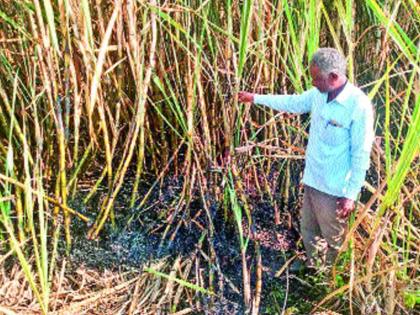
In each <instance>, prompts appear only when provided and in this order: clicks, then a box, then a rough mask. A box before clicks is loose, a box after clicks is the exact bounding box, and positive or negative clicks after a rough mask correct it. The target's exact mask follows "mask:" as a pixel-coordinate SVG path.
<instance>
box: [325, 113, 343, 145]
mask: <svg viewBox="0 0 420 315" xmlns="http://www.w3.org/2000/svg"><path fill="white" fill-rule="evenodd" d="M334 116H335V115H334ZM321 139H322V141H323V142H324V143H326V144H328V145H330V146H339V145H342V144H343V143H348V142H349V139H350V122H348V121H347V119H346V117H345V116H341V117H340V116H338V115H337V116H336V117H332V116H330V115H321Z"/></svg>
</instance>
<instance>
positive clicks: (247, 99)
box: [238, 91, 254, 103]
mask: <svg viewBox="0 0 420 315" xmlns="http://www.w3.org/2000/svg"><path fill="white" fill-rule="evenodd" d="M238 100H239V102H242V103H253V102H254V94H252V93H249V92H245V91H241V92H239V93H238Z"/></svg>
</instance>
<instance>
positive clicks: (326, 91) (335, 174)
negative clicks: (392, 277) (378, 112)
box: [238, 48, 374, 266]
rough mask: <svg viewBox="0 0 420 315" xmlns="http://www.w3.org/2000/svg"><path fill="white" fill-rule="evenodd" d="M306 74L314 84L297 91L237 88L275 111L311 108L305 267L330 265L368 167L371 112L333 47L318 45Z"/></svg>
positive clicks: (241, 97)
mask: <svg viewBox="0 0 420 315" xmlns="http://www.w3.org/2000/svg"><path fill="white" fill-rule="evenodd" d="M310 74H311V77H312V84H313V86H314V87H313V88H311V89H309V90H308V91H305V92H304V93H302V94H300V95H259V94H252V93H248V92H240V93H239V95H238V97H239V101H241V102H254V103H257V104H262V105H265V106H268V107H271V108H273V109H275V110H279V111H287V112H291V113H307V112H311V125H310V129H309V141H308V147H307V150H306V159H305V171H304V176H303V184H304V195H303V205H302V209H301V222H300V225H301V233H302V238H303V244H304V247H305V250H306V254H307V256H308V258H309V259H308V260H307V262H306V264H307V266H314V263H315V261H316V260H317V259H320V260H321V262H322V263H323V264H324V265H326V266H331V264H332V263H334V260H335V258H336V256H337V252H338V249H339V247H340V246H341V244H342V242H343V238H344V234H345V230H346V227H347V220H346V218H347V217H348V215H349V214H350V213H351V212H352V211H353V210H354V208H355V200H356V199H357V195H358V193H359V192H360V189H361V187H362V185H363V182H364V178H365V175H366V171H367V169H368V167H369V159H370V151H371V147H372V143H373V139H374V131H373V110H372V105H371V102H370V100H369V99H368V97H367V96H366V95H365V94H364V93H363V92H362V91H361V90H360V89H359V88H357V87H355V86H354V85H353V84H351V83H350V82H348V81H347V77H346V60H345V58H344V57H343V56H342V55H341V54H340V53H339V52H338V51H337V50H335V49H333V48H321V49H319V50H318V51H317V52H316V53H315V54H314V56H313V58H312V60H311V62H310Z"/></svg>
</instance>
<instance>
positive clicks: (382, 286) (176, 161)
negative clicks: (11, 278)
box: [0, 0, 420, 314]
mask: <svg viewBox="0 0 420 315" xmlns="http://www.w3.org/2000/svg"><path fill="white" fill-rule="evenodd" d="M0 3H1V4H0V125H1V127H0V161H1V163H0V208H1V212H0V226H1V230H0V254H1V255H2V256H0V265H1V268H0V269H2V270H3V269H4V268H6V269H7V270H9V271H7V272H8V273H9V274H10V275H11V274H16V275H17V277H18V276H19V274H20V275H22V273H20V272H19V271H20V270H22V271H23V274H24V276H25V277H24V280H22V278H20V279H21V280H19V281H21V282H20V283H21V285H22V286H25V285H27V284H29V286H30V288H31V292H32V294H33V295H32V298H33V299H36V301H37V305H38V306H37V307H38V311H40V312H42V313H47V312H48V311H52V310H56V307H57V299H60V298H62V297H60V295H59V294H58V293H57V292H59V291H60V288H61V285H62V283H63V275H64V270H65V264H64V263H62V262H63V260H62V259H63V258H62V254H60V251H59V250H57V248H59V247H60V246H59V243H60V240H63V239H64V240H65V244H66V248H67V252H68V253H70V252H71V250H72V239H73V234H74V230H73V226H74V224H75V223H78V224H79V225H80V224H82V223H83V225H84V226H86V227H89V229H88V231H87V232H86V236H87V237H88V238H89V239H91V240H92V242H94V241H93V240H94V239H98V238H99V239H100V238H103V237H105V236H106V235H105V234H106V233H107V231H108V229H107V226H108V225H111V226H112V225H113V226H116V225H118V224H121V222H117V221H118V218H119V215H120V214H121V215H122V214H124V216H121V217H124V218H126V219H124V220H126V224H127V225H128V224H129V223H131V221H132V220H138V219H139V218H141V214H142V213H143V214H144V213H147V211H148V210H147V209H148V207H149V204H151V203H152V202H153V200H154V197H153V196H154V193H153V192H154V191H155V190H156V189H157V188H159V187H160V188H162V189H164V188H165V183H166V182H167V179H168V178H174V179H177V182H178V183H180V184H179V185H180V189H179V190H178V191H177V194H176V195H175V196H172V200H171V203H170V204H169V205H168V207H167V208H165V209H161V213H160V216H159V218H160V219H161V221H160V222H164V223H165V224H164V225H163V226H161V228H160V229H159V231H160V232H159V233H161V236H162V238H163V239H173V238H174V237H175V235H176V233H177V231H178V230H179V228H180V227H181V226H184V225H188V224H191V222H194V221H195V222H196V224H197V225H198V224H200V223H199V222H202V223H203V222H204V224H201V227H202V229H201V233H202V234H201V237H200V238H199V240H198V242H197V248H199V250H197V251H196V254H195V255H194V256H193V257H187V258H185V257H181V256H179V257H177V258H175V257H174V258H175V259H173V260H170V259H166V260H162V261H160V262H159V261H158V262H155V264H154V265H153V266H149V267H147V268H145V269H144V270H140V271H138V273H137V274H136V276H135V277H131V278H129V277H128V276H125V275H121V276H120V277H115V278H112V281H111V280H110V281H111V287H112V288H113V289H112V288H109V284H101V285H99V284H97V286H96V289H97V290H98V291H97V292H99V293H98V294H102V296H107V294H108V295H110V294H111V295H112V294H113V296H114V297H115V295H118V294H119V292H120V291H121V290H122V289H121V288H130V290H131V291H134V292H135V293H133V295H131V293H130V294H128V295H127V296H126V300H124V301H127V303H125V302H124V303H125V304H124V305H125V307H126V308H127V309H125V310H124V312H135V309H136V308H137V309H141V310H142V311H143V312H144V313H154V312H156V310H158V309H162V310H166V311H168V310H171V311H175V310H179V306H177V305H181V306H182V307H185V310H187V311H190V312H193V309H196V310H198V309H199V306H200V304H199V302H195V299H194V296H196V294H197V293H200V294H202V295H204V296H207V297H208V298H209V299H213V298H214V296H220V294H222V293H221V292H220V291H218V290H220V288H221V285H220V283H218V281H219V279H220V274H221V273H222V272H223V271H220V270H218V269H217V268H218V266H219V263H218V258H217V254H216V250H215V249H214V245H213V244H214V242H213V239H214V238H215V234H217V233H219V226H218V225H215V224H214V222H213V221H214V216H215V213H221V214H222V217H223V218H224V220H225V223H224V224H226V225H228V226H231V227H233V228H234V229H235V231H236V232H235V233H236V234H237V235H238V240H236V242H237V246H238V247H239V249H240V260H241V268H242V269H241V271H240V272H241V277H242V283H241V284H240V295H241V296H242V300H243V304H244V309H251V310H252V312H253V314H257V313H258V309H259V304H260V298H261V286H262V285H263V284H262V283H261V282H262V275H261V274H262V270H261V269H262V268H261V266H262V263H263V262H261V261H262V259H264V258H261V252H260V248H259V246H258V242H256V243H255V244H253V245H252V246H250V245H249V243H248V240H247V236H248V235H249V234H250V230H251V229H252V226H253V224H254V222H253V220H254V216H253V212H254V211H255V209H254V205H255V200H265V201H268V202H269V205H270V209H271V211H272V213H273V217H274V218H275V221H276V223H279V224H280V223H281V222H284V221H285V220H286V219H287V218H289V220H290V221H296V220H297V218H296V213H297V212H296V209H298V206H299V200H300V195H301V187H300V186H299V185H298V183H299V178H300V173H301V171H302V169H303V157H304V150H305V142H306V139H307V126H308V123H309V119H308V117H307V116H293V115H287V114H283V113H281V114H277V113H274V112H271V111H270V110H267V109H266V108H262V107H259V106H255V105H252V106H248V105H243V104H240V103H238V100H237V97H236V95H237V92H238V91H240V90H248V91H255V92H259V93H299V92H302V91H303V90H305V89H306V88H308V87H310V85H311V81H310V77H309V73H308V61H309V60H310V58H311V56H312V54H313V53H314V51H315V50H316V49H317V48H318V47H323V46H331V47H336V48H337V49H339V50H340V51H341V52H342V53H343V54H344V55H346V56H348V74H349V78H350V80H351V81H353V82H355V83H356V84H358V85H359V86H361V87H362V89H363V90H364V91H365V92H366V93H367V94H368V95H369V97H370V98H371V99H372V102H373V104H374V105H375V111H376V135H377V141H376V142H375V145H374V148H373V153H372V163H371V169H370V170H369V174H368V177H367V179H366V185H365V189H364V190H363V194H362V197H361V200H360V202H359V205H358V208H357V215H356V216H355V218H352V225H351V229H350V231H349V234H348V236H347V238H346V242H345V246H344V247H343V255H342V259H341V261H340V262H339V264H338V265H337V268H336V269H335V270H334V276H333V281H332V283H330V290H329V294H328V295H326V296H325V297H324V299H323V300H322V301H318V302H319V305H318V306H320V307H324V306H327V307H330V308H332V309H335V310H337V309H339V310H341V311H342V312H346V313H350V314H394V313H397V312H403V313H410V312H412V310H413V307H415V304H416V303H419V302H418V301H419V291H418V287H419V279H418V264H419V253H418V248H419V239H420V238H419V232H420V231H419V226H418V223H419V222H418V221H419V213H420V209H419V208H420V197H419V196H420V193H419V192H420V177H419V174H420V160H419V148H420V60H419V58H420V45H419V43H420V39H419V36H420V7H419V4H418V3H417V2H416V1H415V0H403V1H399V0H392V1H382V0H365V1H359V0H357V1H354V0H332V1H326V0H324V1H320V0H318V1H315V0H308V1H300V0H296V1H287V0H270V1H268V0H266V1H263V0H243V1H237V0H226V1H215V0H208V1H196V0H173V1H158V0H150V1H140V0H139V1H133V0H127V1H123V0H115V1H100V0H96V1H88V0H80V1H74V0H56V1H51V0H34V1H25V0H19V1H5V0H3V1H0ZM128 179H131V180H132V185H130V188H129V189H130V191H129V194H130V195H129V198H127V203H126V209H130V211H132V212H130V213H134V215H127V213H124V209H121V208H118V209H117V208H116V207H115V203H116V202H117V200H118V198H119V197H120V195H121V193H122V190H123V187H124V185H125V184H126V182H127V180H128ZM86 185H87V186H88V189H89V193H86V194H84V195H83V198H84V199H83V202H84V204H90V205H92V203H94V204H95V205H96V206H94V207H91V208H90V209H91V211H90V212H88V213H86V211H85V212H83V211H81V210H80V209H76V207H71V206H70V204H71V201H72V200H74V199H75V198H80V195H81V194H82V193H81V190H82V186H83V187H85V186H86ZM99 195H100V196H101V197H100V198H97V196H99ZM133 209H134V210H133ZM192 209H194V211H193V210H192ZM215 209H216V210H215ZM120 221H121V220H120ZM128 221H130V222H128ZM123 224H124V223H123ZM149 224H150V225H153V222H152V223H149ZM152 229H153V227H152V228H151V230H152ZM10 261H12V262H15V263H17V264H18V267H17V268H18V269H16V272H15V273H10V272H11V271H10V268H16V265H15V266H14V267H10V266H6V262H10ZM57 262H60V264H58V263H57ZM200 268H202V269H203V270H204V271H203V274H201V273H200V272H199V270H200ZM13 270H14V269H13ZM3 272H6V271H3ZM238 272H239V271H238ZM127 277H128V278H127ZM4 279H6V278H4ZM60 279H61V280H60ZM222 282H223V280H222ZM57 283H59V285H58V284H57ZM104 283H105V282H104ZM0 285H4V283H2V280H0ZM231 285H233V284H231ZM99 288H103V291H99ZM90 290H91V291H80V292H79V293H80V294H81V295H83V294H85V295H83V296H84V298H85V299H86V300H88V299H93V300H94V297H95V296H96V295H95V286H94V285H91V287H90ZM106 290H111V291H106ZM112 290H113V291H112ZM119 290H120V291H119ZM416 290H417V291H416ZM86 292H87V293H86ZM91 292H93V293H91ZM148 292H149V293H150V292H152V293H150V294H149V293H148ZM153 292H160V293H156V294H155V293H153ZM55 293H57V294H55ZM159 294H160V295H161V296H159ZM0 298H1V295H0ZM282 298H284V296H283V297H282ZM80 300H82V299H80ZM93 300H91V302H89V303H93V302H92V301H93ZM116 300H118V299H116ZM120 300H121V299H120ZM95 301H96V300H95ZM139 301H142V303H143V304H141V306H139V305H140V304H139ZM180 301H186V302H184V304H182V303H181V302H180ZM416 301H417V302H416ZM336 302H337V303H338V304H337V303H336ZM22 303H23V302H22ZM25 303H26V304H25ZM25 303H23V304H21V305H20V306H19V307H20V308H19V309H21V310H22V309H23V308H22V307H24V306H25V305H29V304H30V303H31V301H26V302H25ZM74 303H76V304H77V300H76V302H74ZM78 303H79V304H77V305H79V306H80V307H85V306H86V305H84V304H83V303H82V302H78ZM282 303H283V302H282V301H279V304H280V305H281V304H282ZM332 303H335V304H332ZM2 304H3V303H2V302H1V301H0V305H2ZM188 304H190V305H194V308H193V306H191V308H188V307H187V305H188ZM121 305H122V304H121ZM32 307H33V305H32ZM77 307H78V306H75V308H73V309H71V310H73V311H74V312H75V313H80V312H81V310H80V309H78V308H77ZM177 307H178V308H177ZM2 311H4V312H11V309H9V310H7V309H6V308H4V309H3V308H2V307H0V312H2ZM187 311H186V313H187ZM289 311H290V312H292V310H289ZM186 313H185V314H186Z"/></svg>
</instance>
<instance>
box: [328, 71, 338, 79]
mask: <svg viewBox="0 0 420 315" xmlns="http://www.w3.org/2000/svg"><path fill="white" fill-rule="evenodd" d="M328 79H330V81H336V80H337V79H338V74H337V73H335V72H330V73H329V74H328Z"/></svg>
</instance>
